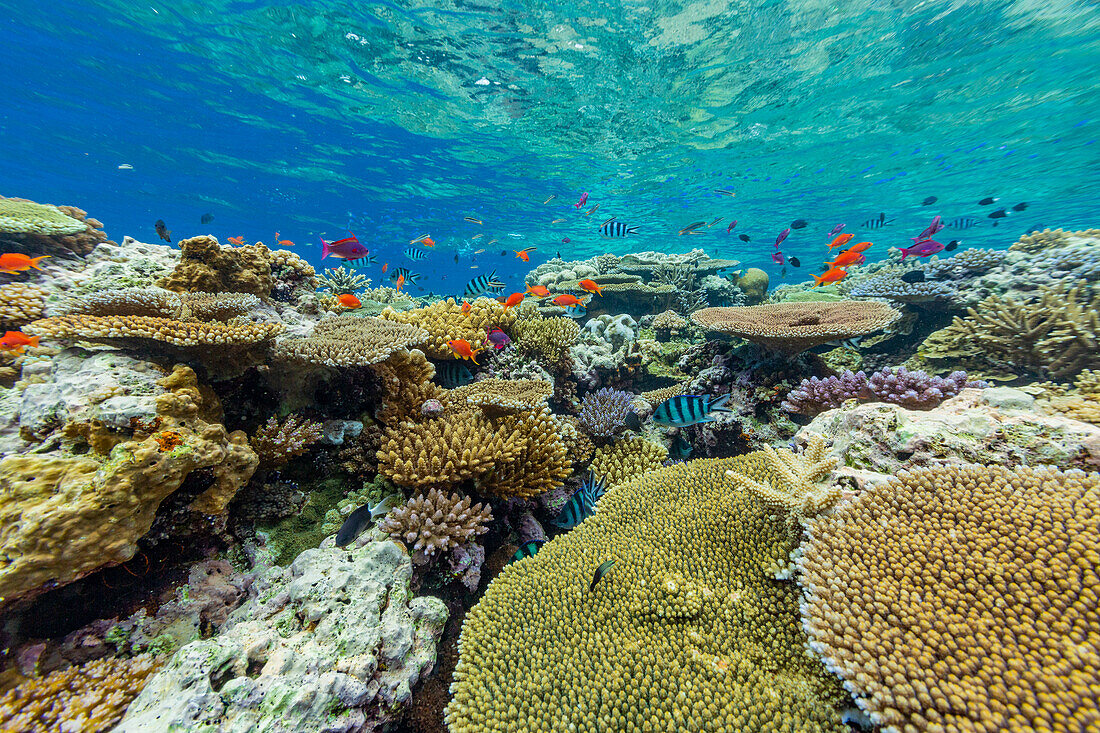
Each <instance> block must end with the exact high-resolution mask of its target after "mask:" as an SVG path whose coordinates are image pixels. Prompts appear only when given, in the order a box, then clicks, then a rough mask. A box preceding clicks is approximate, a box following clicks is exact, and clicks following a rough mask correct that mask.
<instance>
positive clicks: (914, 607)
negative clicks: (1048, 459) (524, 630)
mask: <svg viewBox="0 0 1100 733" xmlns="http://www.w3.org/2000/svg"><path fill="white" fill-rule="evenodd" d="M808 527H809V530H810V540H809V541H808V542H807V543H805V544H804V545H803V548H802V549H803V556H802V558H801V560H800V563H799V564H800V567H801V569H802V578H801V582H802V583H803V585H804V586H805V588H806V590H807V598H806V601H805V603H804V605H803V623H804V626H805V628H806V631H807V632H808V634H809V636H810V640H811V642H810V643H811V647H812V648H813V649H814V650H815V651H817V653H818V654H820V655H821V656H822V657H823V658H824V660H825V662H826V664H827V665H828V666H829V667H830V669H832V670H833V671H834V672H835V673H837V674H838V675H840V677H841V678H842V679H844V680H845V682H846V684H847V686H848V688H849V689H850V690H851V691H852V692H853V694H854V695H855V696H856V699H857V701H859V703H860V705H861V706H862V707H863V708H864V710H865V711H867V712H868V713H870V716H871V719H872V720H873V721H874V722H875V723H876V724H878V725H881V726H883V728H884V730H898V731H910V730H913V731H973V732H982V731H987V732H989V733H993V731H1005V732H1007V733H1032V732H1034V731H1047V732H1058V733H1078V732H1079V731H1084V730H1091V729H1094V728H1095V727H1096V724H1097V722H1098V716H1097V712H1096V711H1097V695H1098V693H1097V687H1096V681H1097V680H1098V679H1100V654H1098V653H1097V646H1096V644H1097V640H1098V639H1100V591H1098V589H1100V574H1098V571H1097V569H1098V567H1100V555H1098V553H1097V549H1096V548H1097V547H1100V476H1098V475H1097V474H1095V473H1093V474H1085V473H1082V472H1079V471H1070V472H1066V473H1061V472H1058V471H1055V470H1052V469H1037V470H1035V469H1028V468H1018V469H1015V470H1008V469H1004V468H1000V467H998V466H969V467H954V466H952V467H942V468H933V469H922V470H918V471H909V472H902V473H901V474H900V475H899V476H898V477H897V478H895V479H894V480H892V481H890V482H889V483H887V484H885V485H882V486H879V487H875V488H871V489H868V490H866V491H864V492H862V493H861V494H859V496H858V497H856V499H855V500H853V501H851V502H848V503H845V504H842V505H840V506H839V507H838V508H837V510H836V511H835V512H834V513H832V514H825V515H821V516H819V517H817V518H816V519H815V520H813V521H812V522H810V523H809V525H808ZM543 551H545V548H543Z"/></svg>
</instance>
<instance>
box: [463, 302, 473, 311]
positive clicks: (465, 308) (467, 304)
mask: <svg viewBox="0 0 1100 733" xmlns="http://www.w3.org/2000/svg"><path fill="white" fill-rule="evenodd" d="M471 308H473V306H472V305H470V301H468V300H464V301H462V312H463V313H469V312H470V309H471Z"/></svg>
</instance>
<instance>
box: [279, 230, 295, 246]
mask: <svg viewBox="0 0 1100 733" xmlns="http://www.w3.org/2000/svg"><path fill="white" fill-rule="evenodd" d="M275 244H278V245H280V246H282V247H293V246H294V242H291V241H290V240H289V239H279V233H278V232H275Z"/></svg>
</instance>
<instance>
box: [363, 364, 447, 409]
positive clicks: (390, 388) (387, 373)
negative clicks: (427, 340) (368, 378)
mask: <svg viewBox="0 0 1100 733" xmlns="http://www.w3.org/2000/svg"><path fill="white" fill-rule="evenodd" d="M371 369H372V370H373V371H374V373H375V374H377V375H378V378H379V379H381V380H382V386H383V388H384V390H385V394H384V397H383V404H382V407H381V409H379V410H378V413H377V415H376V418H377V419H378V422H380V423H382V424H383V425H388V426H391V425H396V424H398V423H399V422H401V421H402V420H406V419H408V418H410V417H411V416H413V415H418V414H420V407H421V405H423V404H424V403H425V402H426V401H427V400H430V399H435V398H437V397H438V395H439V393H440V390H439V387H438V386H437V385H436V384H435V383H434V382H432V377H434V376H435V367H434V366H433V365H432V363H431V362H430V361H428V359H427V358H426V357H425V356H424V352H423V351H420V350H419V349H411V350H405V349H398V350H397V351H394V352H393V353H392V354H390V355H389V356H388V357H386V359H385V360H384V361H380V362H378V363H376V364H374V365H373V366H372V367H371Z"/></svg>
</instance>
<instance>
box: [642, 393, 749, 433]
mask: <svg viewBox="0 0 1100 733" xmlns="http://www.w3.org/2000/svg"><path fill="white" fill-rule="evenodd" d="M729 398H730V396H729V395H728V394H724V395H722V396H721V397H717V398H715V397H711V396H709V395H694V394H682V395H676V396H675V397H670V398H669V399H667V400H665V401H664V402H662V403H661V406H660V407H658V408H657V409H656V410H654V412H653V422H655V423H658V424H660V425H675V426H677V427H682V426H684V425H695V424H696V423H702V422H713V421H714V420H715V418H714V417H713V416H712V415H711V414H710V413H712V412H731V410H730V409H729V408H728V407H726V403H727V402H729Z"/></svg>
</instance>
